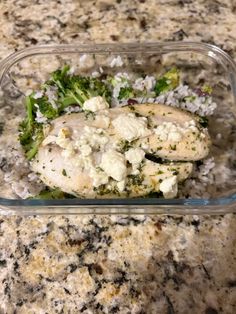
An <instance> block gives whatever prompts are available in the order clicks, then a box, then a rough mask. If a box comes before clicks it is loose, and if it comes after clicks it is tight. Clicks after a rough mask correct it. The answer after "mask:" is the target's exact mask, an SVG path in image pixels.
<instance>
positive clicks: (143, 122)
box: [112, 113, 151, 141]
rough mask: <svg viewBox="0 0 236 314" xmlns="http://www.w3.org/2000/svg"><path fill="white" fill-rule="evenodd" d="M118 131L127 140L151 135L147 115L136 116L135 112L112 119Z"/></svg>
mask: <svg viewBox="0 0 236 314" xmlns="http://www.w3.org/2000/svg"><path fill="white" fill-rule="evenodd" d="M112 125H113V126H114V128H115V130H116V132H117V133H118V134H119V135H120V136H121V137H122V138H124V139H126V140H127V141H133V140H135V139H138V138H143V137H146V136H149V135H150V134H151V131H150V130H148V128H147V118H146V117H136V116H135V114H133V113H129V114H120V115H119V116H118V117H117V118H116V119H114V120H113V121H112Z"/></svg>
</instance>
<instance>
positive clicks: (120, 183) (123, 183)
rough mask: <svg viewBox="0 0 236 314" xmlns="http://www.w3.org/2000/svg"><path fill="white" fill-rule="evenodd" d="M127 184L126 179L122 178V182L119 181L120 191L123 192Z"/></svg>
mask: <svg viewBox="0 0 236 314" xmlns="http://www.w3.org/2000/svg"><path fill="white" fill-rule="evenodd" d="M125 184H126V181H125V180H122V181H120V182H118V183H117V188H118V190H119V191H120V192H123V191H124V189H125Z"/></svg>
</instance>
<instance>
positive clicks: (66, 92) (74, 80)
mask: <svg viewBox="0 0 236 314" xmlns="http://www.w3.org/2000/svg"><path fill="white" fill-rule="evenodd" d="M68 72H69V66H65V67H64V68H63V69H61V70H57V71H55V72H53V73H52V75H51V79H50V80H49V81H47V82H46V83H45V84H44V86H45V87H46V86H47V85H56V86H57V87H58V96H59V99H58V103H59V111H63V110H64V109H65V108H66V107H68V106H70V105H76V104H77V105H79V106H81V107H83V103H84V102H85V101H86V100H88V99H90V98H91V97H95V96H102V97H104V98H105V99H106V101H107V102H108V103H110V101H111V91H110V89H109V88H108V86H107V85H106V84H105V83H104V82H102V81H101V80H99V79H97V78H91V77H84V76H80V75H73V76H71V75H69V73H68Z"/></svg>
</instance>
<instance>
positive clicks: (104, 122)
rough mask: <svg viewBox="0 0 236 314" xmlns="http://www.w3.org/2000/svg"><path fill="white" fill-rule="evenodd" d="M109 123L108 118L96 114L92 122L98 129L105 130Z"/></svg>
mask: <svg viewBox="0 0 236 314" xmlns="http://www.w3.org/2000/svg"><path fill="white" fill-rule="evenodd" d="M110 121H111V120H110V118H109V117H107V116H105V115H104V114H97V115H96V116H95V121H94V122H95V123H96V124H97V125H99V127H100V128H103V129H107V128H108V127H109V125H110Z"/></svg>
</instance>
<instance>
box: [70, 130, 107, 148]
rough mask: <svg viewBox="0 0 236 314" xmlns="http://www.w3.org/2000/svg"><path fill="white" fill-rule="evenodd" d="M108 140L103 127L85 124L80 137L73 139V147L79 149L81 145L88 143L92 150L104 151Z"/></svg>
mask: <svg viewBox="0 0 236 314" xmlns="http://www.w3.org/2000/svg"><path fill="white" fill-rule="evenodd" d="M108 141H109V139H108V137H107V136H106V135H105V134H104V130H103V129H100V128H94V127H89V126H85V127H84V129H83V133H82V134H81V136H80V138H79V139H78V140H77V141H75V147H76V148H78V149H79V150H80V147H81V146H82V145H87V144H88V145H90V147H91V148H93V149H94V150H100V151H104V149H105V145H106V144H107V143H108Z"/></svg>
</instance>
